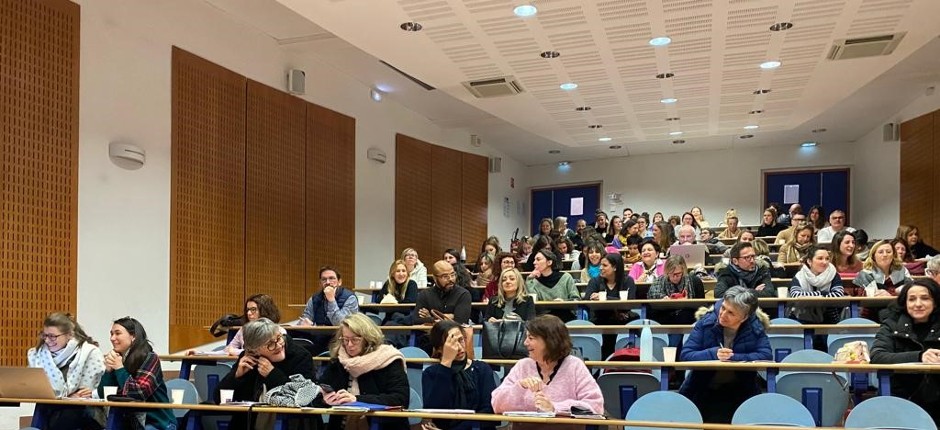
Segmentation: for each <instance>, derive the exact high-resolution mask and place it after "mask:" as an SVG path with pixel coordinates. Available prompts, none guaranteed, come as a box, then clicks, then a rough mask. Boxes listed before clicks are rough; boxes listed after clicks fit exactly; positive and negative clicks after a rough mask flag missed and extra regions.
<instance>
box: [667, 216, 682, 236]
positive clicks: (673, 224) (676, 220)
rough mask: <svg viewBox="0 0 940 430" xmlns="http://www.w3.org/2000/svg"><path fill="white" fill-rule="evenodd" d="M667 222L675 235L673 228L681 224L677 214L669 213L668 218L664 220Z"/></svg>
mask: <svg viewBox="0 0 940 430" xmlns="http://www.w3.org/2000/svg"><path fill="white" fill-rule="evenodd" d="M666 222H668V223H669V226H670V227H672V229H673V235H675V229H676V227H678V226H679V224H682V219H681V218H679V215H670V216H669V219H668V220H667V221H666Z"/></svg>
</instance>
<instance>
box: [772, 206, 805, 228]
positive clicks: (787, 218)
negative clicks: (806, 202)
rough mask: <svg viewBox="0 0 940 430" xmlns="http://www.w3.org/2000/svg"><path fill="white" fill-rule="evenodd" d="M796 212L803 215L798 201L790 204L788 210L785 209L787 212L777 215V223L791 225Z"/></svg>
mask: <svg viewBox="0 0 940 430" xmlns="http://www.w3.org/2000/svg"><path fill="white" fill-rule="evenodd" d="M797 214H800V215H803V206H800V204H799V203H794V204H792V205H790V210H789V211H787V213H785V214H780V216H778V217H777V224H780V225H782V226H792V225H793V217H794V216H795V215H797Z"/></svg>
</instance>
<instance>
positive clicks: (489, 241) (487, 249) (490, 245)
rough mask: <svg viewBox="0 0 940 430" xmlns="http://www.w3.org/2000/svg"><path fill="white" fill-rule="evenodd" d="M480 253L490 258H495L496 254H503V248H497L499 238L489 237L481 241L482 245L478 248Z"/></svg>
mask: <svg viewBox="0 0 940 430" xmlns="http://www.w3.org/2000/svg"><path fill="white" fill-rule="evenodd" d="M480 252H481V253H486V254H490V256H491V257H495V256H496V254H499V253H500V252H503V248H502V247H500V246H499V238H498V237H496V236H490V237H488V238H486V240H484V241H483V245H482V246H480Z"/></svg>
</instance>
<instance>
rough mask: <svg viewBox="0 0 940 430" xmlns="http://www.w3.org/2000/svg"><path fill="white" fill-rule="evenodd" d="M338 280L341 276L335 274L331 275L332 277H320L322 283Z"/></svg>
mask: <svg viewBox="0 0 940 430" xmlns="http://www.w3.org/2000/svg"><path fill="white" fill-rule="evenodd" d="M337 280H339V278H337V277H335V276H330V277H326V278H320V283H321V284H325V283H327V282H330V281H337Z"/></svg>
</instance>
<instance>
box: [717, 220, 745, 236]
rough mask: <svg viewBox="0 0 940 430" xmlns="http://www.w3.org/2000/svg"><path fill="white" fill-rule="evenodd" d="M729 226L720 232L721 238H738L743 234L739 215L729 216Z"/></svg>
mask: <svg viewBox="0 0 940 430" xmlns="http://www.w3.org/2000/svg"><path fill="white" fill-rule="evenodd" d="M727 223H728V226H727V227H725V229H724V230H723V231H722V232H721V233H719V234H718V238H719V239H737V238H738V236H740V235H741V229H739V228H738V217H736V216H733V217H729V218H728V220H727Z"/></svg>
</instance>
